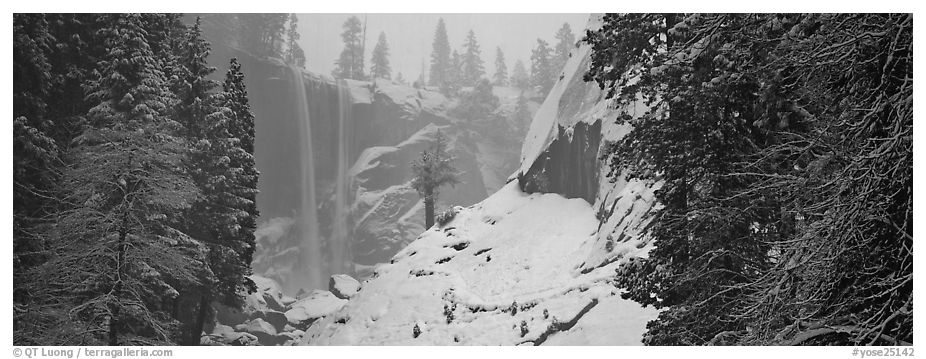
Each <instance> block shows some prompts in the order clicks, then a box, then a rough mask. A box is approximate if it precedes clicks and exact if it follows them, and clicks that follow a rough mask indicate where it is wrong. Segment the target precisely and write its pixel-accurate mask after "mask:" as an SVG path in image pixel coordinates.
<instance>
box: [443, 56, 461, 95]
mask: <svg viewBox="0 0 926 359" xmlns="http://www.w3.org/2000/svg"><path fill="white" fill-rule="evenodd" d="M462 61H463V60H462V58H461V56H460V54H459V53H458V52H457V50H453V55H451V56H450V66H449V67H448V68H447V73H446V78H445V80H444V83H443V84H442V85H441V87H440V88H439V90H440V92H441V93H442V94H444V95H445V96H457V95H459V94H460V87H462V85H461V83H462V82H463V80H462V78H463V62H462Z"/></svg>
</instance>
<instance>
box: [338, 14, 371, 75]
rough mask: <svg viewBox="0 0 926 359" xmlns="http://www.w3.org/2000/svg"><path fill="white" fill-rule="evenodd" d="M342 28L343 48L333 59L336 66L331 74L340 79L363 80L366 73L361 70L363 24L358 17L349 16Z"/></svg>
mask: <svg viewBox="0 0 926 359" xmlns="http://www.w3.org/2000/svg"><path fill="white" fill-rule="evenodd" d="M343 28H344V32H342V33H341V40H342V41H343V42H344V50H342V51H341V56H340V57H338V60H337V61H335V65H336V66H337V67H336V68H335V69H334V70H333V71H332V76H334V77H335V78H340V79H353V80H364V79H366V75H364V72H363V56H364V54H363V38H362V37H363V25H362V24H361V23H360V19H359V18H357V17H356V16H351V17H349V18H347V20H346V21H344V25H343Z"/></svg>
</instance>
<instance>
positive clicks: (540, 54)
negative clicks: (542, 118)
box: [530, 39, 556, 97]
mask: <svg viewBox="0 0 926 359" xmlns="http://www.w3.org/2000/svg"><path fill="white" fill-rule="evenodd" d="M550 53H551V50H550V46H549V44H547V42H546V41H544V40H543V39H537V47H535V48H534V49H533V50H532V51H531V74H530V85H531V86H533V87H536V88H537V90H538V91H540V94H541V96H542V97H546V95H547V93H548V92H550V89H551V88H552V87H553V84H554V83H555V82H556V79H555V78H554V75H553V74H554V70H553V63H552V58H551V54H550Z"/></svg>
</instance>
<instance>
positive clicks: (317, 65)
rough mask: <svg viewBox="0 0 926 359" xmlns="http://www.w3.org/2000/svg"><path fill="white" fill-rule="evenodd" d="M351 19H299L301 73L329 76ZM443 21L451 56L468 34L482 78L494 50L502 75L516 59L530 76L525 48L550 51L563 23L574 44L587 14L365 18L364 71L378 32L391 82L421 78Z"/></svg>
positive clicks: (332, 16)
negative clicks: (540, 44) (500, 55)
mask: <svg viewBox="0 0 926 359" xmlns="http://www.w3.org/2000/svg"><path fill="white" fill-rule="evenodd" d="M351 15H356V16H357V17H358V18H360V20H361V21H363V19H364V15H363V14H299V33H300V35H301V38H300V40H299V44H300V45H301V46H302V48H303V49H304V50H305V56H306V69H308V70H309V71H312V72H316V73H321V74H326V75H327V74H330V73H331V70H332V69H333V68H334V61H335V60H336V59H337V58H338V56H339V55H340V53H341V50H342V49H343V48H344V44H343V43H342V42H341V32H342V31H343V29H342V27H341V25H342V24H343V23H344V21H345V20H347V18H348V17H350V16H351ZM441 17H442V18H444V22H445V24H446V26H447V37H448V39H449V40H450V46H451V51H453V49H456V50H458V51H461V52H462V50H461V49H462V45H463V40H464V38H465V37H466V33H467V32H468V31H469V30H470V29H472V30H473V31H474V32H475V33H476V39H477V41H478V42H479V47H480V49H481V50H482V60H483V62H484V63H485V70H486V75H487V76H488V77H490V78H491V76H492V75H493V74H494V73H495V47H496V46H499V47H501V48H502V51H503V52H504V53H505V60H506V62H507V64H508V74H509V75H511V71H512V69H513V68H514V63H515V61H516V60H518V59H520V60H521V61H523V62H524V66H525V68H526V69H527V70H528V71H530V53H531V49H532V48H534V46H535V45H536V43H537V38H542V39H544V40H546V41H547V42H548V43H549V44H550V46H551V47H552V46H555V44H556V42H555V38H554V36H555V34H556V31H557V30H559V28H560V27H561V26H563V23H569V26H570V27H572V32H573V33H574V34H575V35H576V40H578V39H580V38H581V37H582V34H583V33H584V30H583V28H584V27H585V23H586V21H587V20H588V14H368V15H366V20H367V37H366V54H365V56H364V71H365V72H367V73H368V72H369V68H370V56H371V54H372V52H373V47H374V46H376V40H377V39H378V38H379V33H380V31H383V32H385V33H386V40H387V42H388V43H389V52H390V56H389V61H390V65H391V67H392V77H393V78H395V77H396V75H397V74H398V73H399V72H401V73H402V76H403V77H404V78H405V80H407V81H409V82H412V81H414V80H415V79H417V78H418V75H419V74H420V73H421V63H422V61H424V63H425V66H430V59H431V44H432V41H433V40H434V29H435V28H436V26H437V20H438V18H441Z"/></svg>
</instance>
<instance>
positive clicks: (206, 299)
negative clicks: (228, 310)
mask: <svg viewBox="0 0 926 359" xmlns="http://www.w3.org/2000/svg"><path fill="white" fill-rule="evenodd" d="M210 302H212V299H211V298H210V296H209V295H208V294H203V295H202V296H200V297H199V313H198V314H197V316H196V322H194V323H193V325H191V326H190V337H189V341H188V342H187V345H193V346H196V345H199V342H200V340H202V336H203V327H204V326H205V325H206V316H207V315H208V314H209V311H210V310H212V306H211V305H210Z"/></svg>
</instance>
